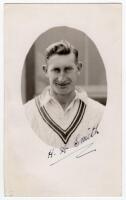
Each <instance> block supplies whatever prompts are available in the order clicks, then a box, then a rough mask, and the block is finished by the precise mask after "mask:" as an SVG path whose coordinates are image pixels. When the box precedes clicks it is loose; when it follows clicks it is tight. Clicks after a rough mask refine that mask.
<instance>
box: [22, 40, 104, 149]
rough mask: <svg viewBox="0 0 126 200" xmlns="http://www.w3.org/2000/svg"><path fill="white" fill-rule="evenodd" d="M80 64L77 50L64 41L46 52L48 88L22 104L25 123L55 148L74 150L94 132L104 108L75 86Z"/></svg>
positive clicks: (44, 67) (80, 67)
mask: <svg viewBox="0 0 126 200" xmlns="http://www.w3.org/2000/svg"><path fill="white" fill-rule="evenodd" d="M81 69H82V64H81V63H80V62H79V61H78V51H77V50H76V49H75V48H74V47H73V46H72V45H71V44H70V43H69V42H67V41H60V42H57V43H54V44H52V45H50V46H49V47H48V48H47V50H46V65H45V66H43V71H44V73H45V75H46V77H47V78H48V79H49V83H50V86H48V87H47V88H45V90H44V91H43V92H42V94H40V95H39V96H37V97H35V98H34V99H33V100H31V101H29V102H28V103H26V104H25V111H26V115H27V118H28V120H29V121H30V124H31V126H32V128H33V130H34V131H35V132H36V133H37V135H38V136H39V137H40V138H41V139H42V141H43V142H45V143H47V144H48V145H51V146H54V147H61V146H67V147H73V146H74V145H75V144H76V141H81V139H82V138H84V137H88V135H89V132H90V136H93V135H91V134H92V133H91V132H92V130H94V129H97V126H98V125H99V123H100V120H101V117H102V115H103V110H104V106H103V105H101V104H100V103H98V102H96V101H94V100H92V99H90V98H89V97H88V96H87V94H86V92H85V91H83V90H82V89H80V88H78V87H76V83H77V79H78V77H79V75H80V72H81Z"/></svg>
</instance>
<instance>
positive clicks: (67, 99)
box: [51, 91, 75, 110]
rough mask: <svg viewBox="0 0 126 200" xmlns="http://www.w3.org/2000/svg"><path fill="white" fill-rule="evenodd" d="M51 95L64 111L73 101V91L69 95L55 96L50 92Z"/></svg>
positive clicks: (55, 94)
mask: <svg viewBox="0 0 126 200" xmlns="http://www.w3.org/2000/svg"><path fill="white" fill-rule="evenodd" d="M51 95H52V96H53V97H54V98H55V99H56V100H57V101H58V102H59V103H60V105H61V106H62V108H63V109H64V110H65V109H66V108H67V107H68V106H69V104H70V103H71V102H72V100H73V99H74V97H75V91H72V92H71V93H69V94H57V93H55V92H53V91H51Z"/></svg>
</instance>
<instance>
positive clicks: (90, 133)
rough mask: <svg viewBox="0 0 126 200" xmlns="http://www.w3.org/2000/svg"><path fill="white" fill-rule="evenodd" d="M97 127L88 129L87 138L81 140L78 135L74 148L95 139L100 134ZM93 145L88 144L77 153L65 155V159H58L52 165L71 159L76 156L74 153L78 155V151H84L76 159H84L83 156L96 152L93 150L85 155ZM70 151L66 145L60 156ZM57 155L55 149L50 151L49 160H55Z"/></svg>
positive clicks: (62, 148) (61, 149)
mask: <svg viewBox="0 0 126 200" xmlns="http://www.w3.org/2000/svg"><path fill="white" fill-rule="evenodd" d="M97 127H98V126H96V127H93V128H92V129H91V128H88V132H89V133H88V135H87V136H83V137H81V138H80V139H78V136H79V135H77V137H76V139H75V141H74V144H73V145H74V147H78V146H79V145H81V144H82V143H84V142H86V141H87V140H89V139H90V138H92V137H94V135H96V134H99V132H98V130H97ZM92 145H93V143H90V144H88V145H86V146H83V147H81V148H79V149H76V150H75V151H72V152H71V153H69V154H67V155H65V156H64V157H63V158H61V159H57V161H55V162H53V163H52V164H51V165H54V164H56V163H58V162H59V161H61V160H64V159H65V158H67V157H69V156H70V155H72V154H74V153H76V152H78V151H80V150H82V151H81V152H80V153H79V154H78V155H76V158H80V157H83V156H85V155H87V154H89V153H92V152H94V151H96V149H93V150H90V151H88V152H86V153H84V152H85V151H86V150H87V149H88V148H89V147H90V146H92ZM68 149H69V148H68V147H67V146H66V145H65V146H62V147H61V148H60V149H59V151H60V153H59V154H58V155H61V154H66V153H67V150H68ZM55 155H56V152H55V149H54V148H53V149H51V150H50V151H49V153H48V158H53V157H54V156H55ZM51 165H50V166H51Z"/></svg>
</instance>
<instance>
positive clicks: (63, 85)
mask: <svg viewBox="0 0 126 200" xmlns="http://www.w3.org/2000/svg"><path fill="white" fill-rule="evenodd" d="M69 84H70V83H69V82H64V83H58V82H56V83H55V85H56V86H59V87H61V88H66V87H67V86H68V85H69Z"/></svg>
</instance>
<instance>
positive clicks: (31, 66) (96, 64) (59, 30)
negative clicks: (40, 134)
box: [21, 26, 107, 105]
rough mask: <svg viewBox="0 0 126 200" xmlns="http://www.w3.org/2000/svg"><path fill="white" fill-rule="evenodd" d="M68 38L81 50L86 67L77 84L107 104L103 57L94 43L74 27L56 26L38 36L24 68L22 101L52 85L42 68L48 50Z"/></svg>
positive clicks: (89, 94)
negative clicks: (50, 46)
mask: <svg viewBox="0 0 126 200" xmlns="http://www.w3.org/2000/svg"><path fill="white" fill-rule="evenodd" d="M63 39H65V40H68V41H69V42H70V43H71V44H72V45H73V46H75V48H77V49H78V51H79V60H80V61H81V62H82V63H83V69H82V72H81V75H80V78H79V80H78V83H77V85H79V86H80V87H83V88H84V89H85V90H86V92H87V93H88V96H89V97H91V98H92V99H95V100H97V101H99V102H100V103H102V104H103V105H106V100H107V81H106V72H105V67H104V63H103V61H102V58H101V56H100V54H99V52H98V50H97V47H96V46H95V44H94V42H93V41H92V40H91V39H90V38H89V37H88V36H87V35H86V34H85V33H83V32H81V31H79V30H77V29H74V28H70V27H65V26H62V27H54V28H51V29H49V30H48V31H46V32H44V33H43V34H41V35H40V36H39V38H37V40H36V41H35V42H34V44H33V45H32V47H31V48H30V50H29V52H28V54H27V56H26V59H25V62H24V66H23V71H22V82H21V93H22V102H23V103H26V102H27V101H29V100H31V99H32V98H33V97H35V96H36V95H38V94H40V93H41V92H42V91H43V89H44V88H45V87H46V86H47V85H48V84H49V82H48V79H47V78H46V77H45V75H44V73H43V71H42V65H43V64H45V60H44V56H45V49H46V48H47V47H48V46H49V45H50V44H52V43H54V42H57V41H60V40H63Z"/></svg>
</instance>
